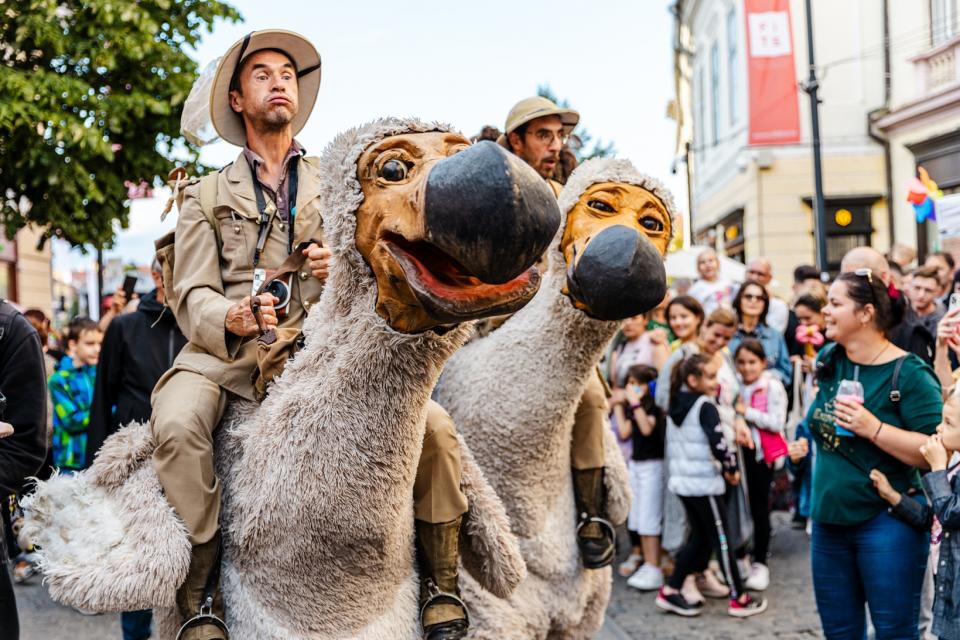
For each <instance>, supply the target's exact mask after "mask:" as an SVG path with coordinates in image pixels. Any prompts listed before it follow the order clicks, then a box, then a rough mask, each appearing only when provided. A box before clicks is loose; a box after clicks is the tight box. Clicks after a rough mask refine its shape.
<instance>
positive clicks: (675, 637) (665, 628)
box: [599, 512, 823, 640]
mask: <svg viewBox="0 0 960 640" xmlns="http://www.w3.org/2000/svg"><path fill="white" fill-rule="evenodd" d="M772 521H773V532H774V536H773V539H772V540H771V544H770V553H771V557H770V564H769V567H770V588H769V589H767V590H766V591H765V592H763V594H762V595H763V597H765V598H767V600H768V601H769V608H768V609H767V611H766V612H765V613H763V614H761V615H759V616H755V617H753V618H749V619H747V620H738V619H737V618H732V617H730V616H728V615H727V609H726V601H725V600H709V599H708V601H707V604H706V606H705V607H704V612H703V613H702V614H701V615H700V616H699V617H697V618H683V617H680V616H677V615H672V614H668V613H665V612H663V611H661V610H659V609H657V608H656V606H655V605H654V603H653V601H654V596H655V593H653V592H648V593H644V592H640V591H637V590H636V589H632V588H630V587H628V586H627V582H626V579H624V578H621V577H620V576H615V578H614V586H613V597H612V598H611V600H610V606H609V607H608V608H607V623H606V625H605V627H604V630H603V633H601V634H600V636H599V638H600V639H601V640H626V639H628V638H629V639H630V640H648V639H649V640H690V639H691V638H696V639H698V640H701V639H702V640H706V639H707V638H710V639H711V640H743V639H744V638H765V639H766V638H781V639H783V640H810V639H812V638H822V637H823V634H822V633H821V630H820V619H819V618H818V616H817V609H816V606H815V605H814V602H813V583H812V581H811V578H810V561H809V559H810V555H809V548H810V544H809V539H808V538H807V535H806V533H804V532H803V531H796V530H794V529H791V528H790V518H789V516H788V514H786V513H782V512H775V513H774V514H773V518H772ZM621 547H626V545H621ZM627 551H628V550H627V549H625V548H622V552H623V553H621V556H625V555H626V552H627ZM622 559H623V558H622V557H621V558H620V559H619V560H622Z"/></svg>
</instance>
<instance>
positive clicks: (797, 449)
mask: <svg viewBox="0 0 960 640" xmlns="http://www.w3.org/2000/svg"><path fill="white" fill-rule="evenodd" d="M809 452H810V443H809V442H808V441H807V439H806V438H797V439H796V440H794V441H793V442H791V443H790V444H788V445H787V453H788V454H789V455H790V461H791V462H793V463H794V464H796V463H798V462H800V461H801V460H803V459H804V458H806V457H807V454H808V453H809Z"/></svg>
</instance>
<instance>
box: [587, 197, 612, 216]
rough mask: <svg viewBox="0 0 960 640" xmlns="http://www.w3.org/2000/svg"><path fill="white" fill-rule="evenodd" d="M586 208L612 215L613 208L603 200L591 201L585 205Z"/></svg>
mask: <svg viewBox="0 0 960 640" xmlns="http://www.w3.org/2000/svg"><path fill="white" fill-rule="evenodd" d="M587 206H588V207H590V208H591V209H596V210H597V211H603V212H604V213H613V212H614V208H613V207H611V206H610V205H608V204H607V203H606V202H604V201H603V200H591V201H590V202H588V203H587Z"/></svg>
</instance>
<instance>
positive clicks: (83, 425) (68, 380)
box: [48, 318, 103, 471]
mask: <svg viewBox="0 0 960 640" xmlns="http://www.w3.org/2000/svg"><path fill="white" fill-rule="evenodd" d="M102 341H103V333H102V332H101V331H100V327H99V326H97V323H96V322H94V321H93V320H90V319H89V318H83V319H80V320H75V321H74V322H71V323H70V330H69V333H68V335H67V348H68V351H69V353H71V354H72V360H71V363H70V365H71V366H69V367H64V366H61V367H60V370H58V371H57V372H56V373H54V374H53V375H52V376H50V380H49V382H48V386H49V388H50V398H51V399H52V400H53V465H54V466H55V467H57V468H59V469H60V470H61V471H82V470H83V469H85V468H87V467H88V466H89V464H90V462H92V461H91V460H87V451H86V450H87V428H88V427H89V423H90V405H91V404H92V402H93V388H94V381H95V380H96V377H97V361H98V360H99V359H100V343H101V342H102Z"/></svg>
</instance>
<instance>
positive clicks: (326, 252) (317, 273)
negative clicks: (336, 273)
mask: <svg viewBox="0 0 960 640" xmlns="http://www.w3.org/2000/svg"><path fill="white" fill-rule="evenodd" d="M303 255H305V256H307V264H308V265H309V266H310V272H311V273H312V274H313V277H314V278H316V279H317V280H319V281H320V282H326V280H327V275H328V274H329V273H330V258H331V257H332V256H333V253H332V252H331V251H330V249H327V248H326V247H321V246H320V245H318V244H317V243H316V242H311V243H310V246H309V247H307V248H306V249H304V250H303Z"/></svg>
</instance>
